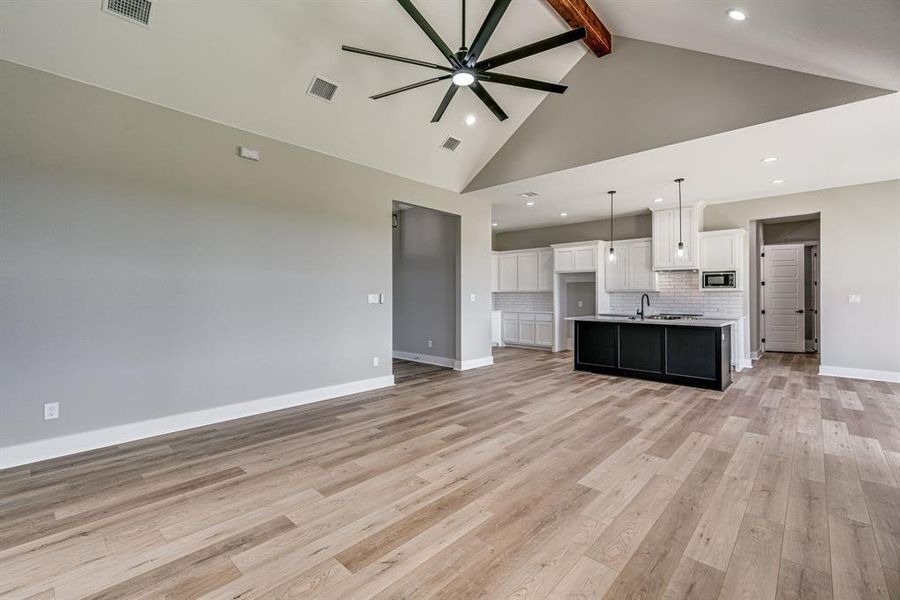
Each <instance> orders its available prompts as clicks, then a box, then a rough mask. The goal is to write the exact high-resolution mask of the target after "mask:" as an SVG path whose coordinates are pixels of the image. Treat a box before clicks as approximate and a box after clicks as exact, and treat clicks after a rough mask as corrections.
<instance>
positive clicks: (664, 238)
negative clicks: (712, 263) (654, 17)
mask: <svg viewBox="0 0 900 600" xmlns="http://www.w3.org/2000/svg"><path fill="white" fill-rule="evenodd" d="M702 221H703V207H701V206H688V207H684V208H682V209H681V215H680V224H681V228H680V234H681V240H682V241H683V242H684V256H682V257H679V256H678V255H677V252H676V251H677V249H678V239H679V211H678V209H677V208H674V209H666V210H654V211H653V269H654V270H656V271H679V270H680V271H690V270H694V271H696V270H697V269H699V268H700V260H699V257H698V252H697V241H698V237H697V235H698V232H699V231H700V229H701V227H702V224H703V223H702Z"/></svg>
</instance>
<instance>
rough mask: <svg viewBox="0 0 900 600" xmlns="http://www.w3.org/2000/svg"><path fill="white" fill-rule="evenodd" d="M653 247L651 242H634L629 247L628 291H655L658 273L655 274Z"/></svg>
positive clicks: (627, 267) (627, 265)
mask: <svg viewBox="0 0 900 600" xmlns="http://www.w3.org/2000/svg"><path fill="white" fill-rule="evenodd" d="M651 252H652V245H651V244H650V242H634V243H633V244H631V245H629V246H628V261H627V263H626V265H625V268H626V270H627V271H628V289H630V290H634V291H638V292H646V291H648V290H650V291H652V290H655V289H656V287H657V285H656V273H654V272H653V265H652V264H651V262H652V257H651Z"/></svg>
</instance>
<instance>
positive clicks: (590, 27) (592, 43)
mask: <svg viewBox="0 0 900 600" xmlns="http://www.w3.org/2000/svg"><path fill="white" fill-rule="evenodd" d="M547 4H549V5H550V6H552V7H553V10H555V11H556V12H557V13H559V16H561V17H562V18H563V19H564V20H565V22H566V23H568V24H569V27H572V28H573V29H574V28H576V27H584V29H585V30H586V31H587V36H585V38H584V43H585V44H586V45H587V47H588V48H590V49H591V52H593V53H594V54H595V55H596V56H606V55H607V54H609V53H610V52H612V34H610V33H609V29H607V28H606V25H604V24H603V21H601V20H600V17H598V16H597V13H595V12H594V10H593V9H592V8H591V7H590V5H589V4H588V3H587V0H547Z"/></svg>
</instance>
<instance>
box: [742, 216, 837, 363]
mask: <svg viewBox="0 0 900 600" xmlns="http://www.w3.org/2000/svg"><path fill="white" fill-rule="evenodd" d="M758 227H759V231H758V233H759V234H760V238H761V241H762V244H761V251H760V256H759V269H758V282H757V283H758V285H757V286H756V289H757V290H758V306H759V318H758V327H759V329H758V335H759V349H760V351H761V352H765V351H768V352H796V353H807V352H808V353H818V352H819V348H820V335H819V332H820V318H821V315H820V314H819V307H820V295H819V287H820V286H819V283H820V282H819V274H820V264H821V261H820V253H819V246H820V240H819V215H818V214H817V213H816V214H812V215H797V216H793V217H785V218H779V219H770V220H765V221H759V222H758Z"/></svg>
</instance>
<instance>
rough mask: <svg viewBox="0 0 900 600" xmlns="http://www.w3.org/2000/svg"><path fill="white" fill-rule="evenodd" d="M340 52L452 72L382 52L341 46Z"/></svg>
mask: <svg viewBox="0 0 900 600" xmlns="http://www.w3.org/2000/svg"><path fill="white" fill-rule="evenodd" d="M341 50H344V51H345V52H353V53H355V54H365V55H366V56H374V57H376V58H385V59H387V60H395V61H397V62H402V63H408V64H410V65H418V66H420V67H428V68H430V69H440V70H441V71H448V72H450V71H453V69H451V68H450V67H446V66H444V65H436V64H434V63H430V62H426V61H424V60H416V59H414V58H406V57H405V56H396V55H394V54H385V53H384V52H375V51H374V50H364V49H362V48H354V47H353V46H341Z"/></svg>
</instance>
